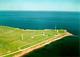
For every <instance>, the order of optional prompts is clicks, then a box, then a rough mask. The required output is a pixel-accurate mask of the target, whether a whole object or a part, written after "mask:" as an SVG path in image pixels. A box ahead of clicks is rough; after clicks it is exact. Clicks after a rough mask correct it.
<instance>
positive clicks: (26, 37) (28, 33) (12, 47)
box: [0, 26, 68, 57]
mask: <svg viewBox="0 0 80 57" xmlns="http://www.w3.org/2000/svg"><path fill="white" fill-rule="evenodd" d="M67 33H68V32H67V31H66V30H63V29H60V30H48V29H45V30H29V29H26V30H24V29H19V28H12V27H7V26H0V56H3V57H8V56H9V55H13V54H17V53H19V52H21V51H23V50H25V49H26V48H29V47H32V46H34V45H37V44H39V43H41V42H42V43H43V44H44V43H45V42H44V41H46V40H48V39H51V40H52V39H53V40H55V39H57V38H59V36H63V35H64V34H67ZM57 35H59V36H57ZM56 36H57V37H56ZM47 42H49V41H47ZM40 45H41V44H40ZM34 48H35V47H34ZM13 56H14V55H13ZM13 56H12V57H13Z"/></svg>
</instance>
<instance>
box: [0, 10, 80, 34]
mask: <svg viewBox="0 0 80 57" xmlns="http://www.w3.org/2000/svg"><path fill="white" fill-rule="evenodd" d="M79 16H80V12H53V11H50V12H49V11H48V12H47V11H0V25H4V26H11V27H17V28H22V29H54V28H55V27H56V28H57V29H67V30H68V31H69V32H71V33H73V34H77V35H79V34H80V32H79V29H80V17H79Z"/></svg>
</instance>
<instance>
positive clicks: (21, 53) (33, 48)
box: [13, 32, 72, 57]
mask: <svg viewBox="0 0 80 57" xmlns="http://www.w3.org/2000/svg"><path fill="white" fill-rule="evenodd" d="M70 35H72V34H70V33H69V32H66V33H65V34H61V35H56V36H55V37H54V38H50V39H47V40H45V41H43V42H40V43H38V44H36V45H33V46H31V47H28V48H25V49H23V50H22V51H21V52H20V53H19V54H17V55H15V56H13V57H21V56H23V55H25V54H28V53H29V52H31V51H33V50H36V49H38V48H41V47H44V46H45V45H47V44H50V43H51V42H54V41H56V40H59V39H62V38H64V37H66V36H70ZM56 38H57V39H56Z"/></svg>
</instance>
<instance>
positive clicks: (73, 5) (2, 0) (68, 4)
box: [0, 0, 80, 11]
mask: <svg viewBox="0 0 80 57" xmlns="http://www.w3.org/2000/svg"><path fill="white" fill-rule="evenodd" d="M79 6H80V0H0V10H22V11H23V10H25V11H80V7H79Z"/></svg>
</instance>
